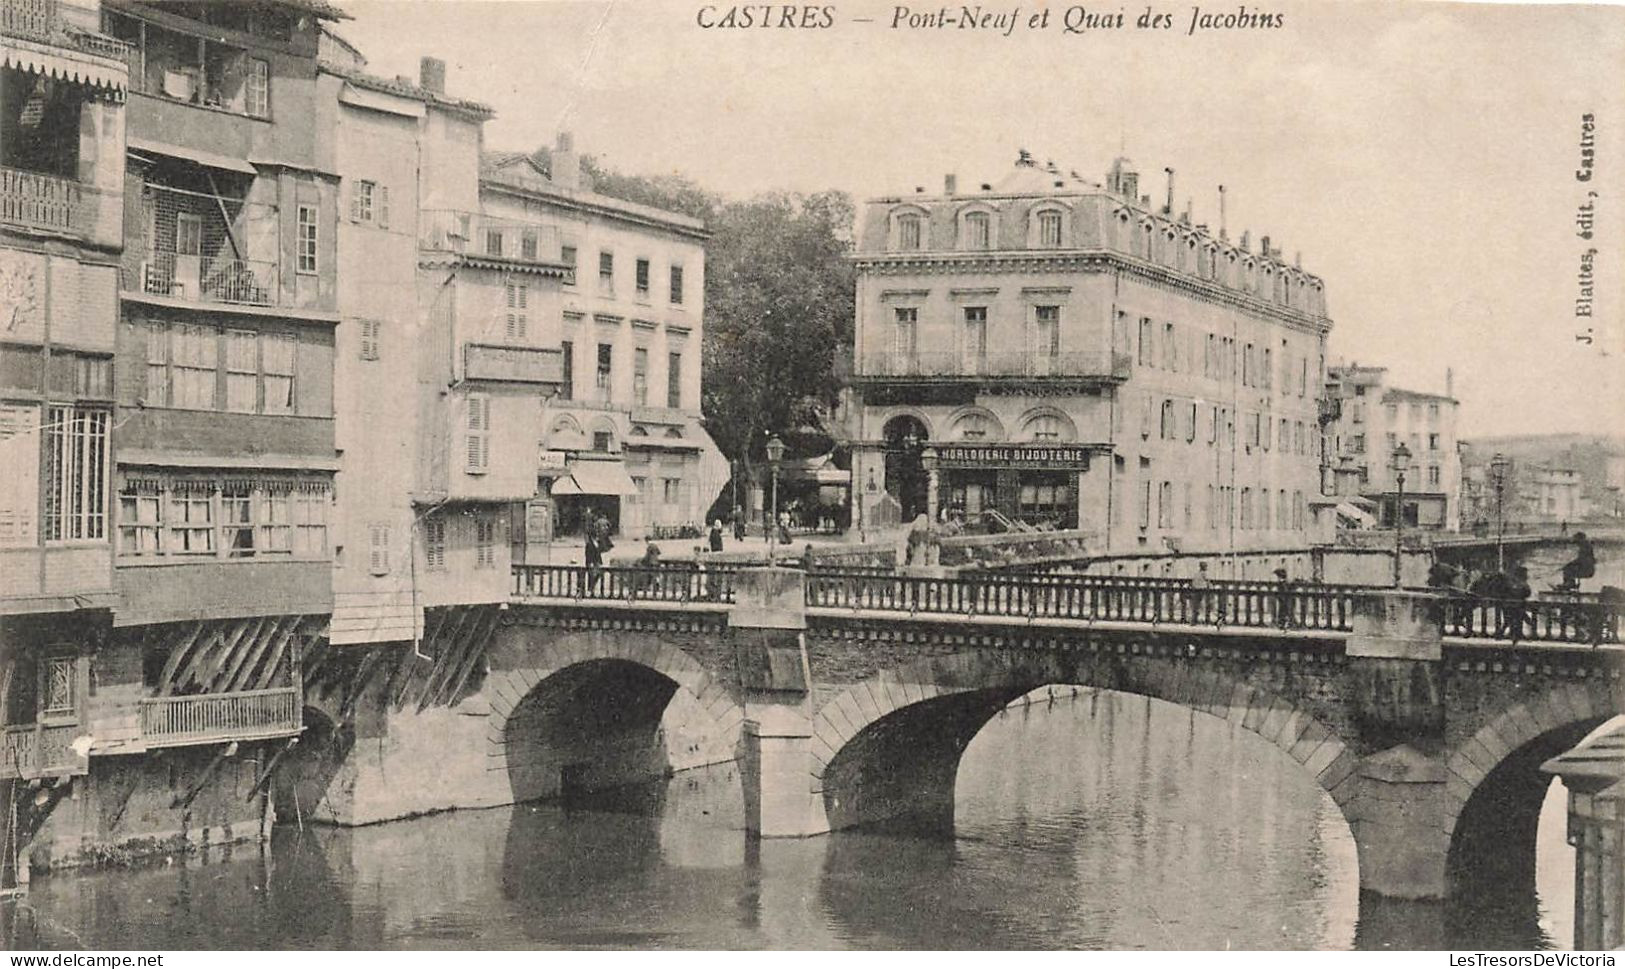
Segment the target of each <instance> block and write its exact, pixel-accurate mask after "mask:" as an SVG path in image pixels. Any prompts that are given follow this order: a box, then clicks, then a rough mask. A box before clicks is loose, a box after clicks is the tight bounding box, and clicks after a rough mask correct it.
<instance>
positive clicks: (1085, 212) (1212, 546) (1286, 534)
mask: <svg viewBox="0 0 1625 969" xmlns="http://www.w3.org/2000/svg"><path fill="white" fill-rule="evenodd" d="M855 259H856V261H857V265H858V283H857V321H856V342H857V346H856V359H855V367H854V375H853V385H854V394H853V406H852V413H853V418H852V422H851V427H850V428H849V432H850V437H851V443H852V445H853V447H854V456H853V494H854V498H853V501H854V508H853V520H854V523H855V524H856V525H857V526H858V527H860V528H865V529H867V528H874V527H882V526H883V525H884V524H885V521H884V518H885V516H887V515H888V514H890V515H896V514H899V513H900V514H901V516H902V517H903V518H905V519H907V518H912V517H914V516H915V515H917V514H920V513H926V514H930V515H934V516H937V517H939V518H952V517H960V516H962V517H964V518H965V519H966V520H967V521H971V520H972V519H975V518H978V517H984V518H985V517H993V518H998V517H1001V516H1002V517H1003V518H1008V519H1021V520H1024V521H1027V522H1028V523H1031V524H1038V525H1049V526H1053V527H1061V528H1082V529H1085V530H1093V531H1097V532H1098V533H1099V534H1100V546H1101V548H1102V549H1103V550H1109V551H1112V552H1131V551H1138V550H1146V551H1148V552H1165V551H1172V550H1179V551H1243V550H1265V549H1276V548H1293V547H1303V546H1305V545H1307V544H1308V537H1309V531H1310V527H1311V522H1310V520H1309V518H1310V515H1309V501H1310V499H1311V498H1312V497H1313V496H1314V495H1316V494H1317V493H1318V476H1317V468H1316V454H1315V448H1314V440H1315V433H1314V432H1315V427H1316V424H1315V421H1316V415H1317V403H1318V396H1319V388H1320V386H1321V376H1320V375H1321V373H1322V371H1323V367H1324V341H1325V337H1326V334H1327V332H1328V331H1329V330H1330V327H1331V321H1330V320H1329V319H1328V318H1327V317H1326V310H1325V292H1324V287H1323V283H1322V282H1321V280H1320V279H1319V278H1318V277H1316V276H1313V275H1311V274H1308V273H1305V272H1303V271H1302V270H1301V269H1299V268H1298V267H1296V266H1294V265H1291V264H1289V263H1286V262H1283V261H1282V260H1281V253H1280V251H1279V250H1278V249H1275V248H1273V247H1271V246H1270V245H1269V240H1268V239H1267V238H1265V239H1263V240H1261V245H1260V246H1259V247H1258V249H1257V250H1256V251H1255V250H1254V249H1253V247H1252V245H1251V244H1250V240H1249V238H1248V236H1247V235H1246V234H1243V237H1242V239H1241V240H1240V241H1239V243H1238V242H1232V241H1231V240H1230V239H1229V238H1228V236H1227V235H1225V234H1222V233H1217V234H1216V233H1212V232H1209V231H1208V228H1207V227H1206V226H1201V225H1194V224H1192V223H1191V222H1190V220H1189V218H1188V217H1181V216H1177V215H1175V214H1173V213H1172V212H1171V211H1169V210H1168V209H1167V208H1166V207H1164V208H1163V209H1162V210H1160V211H1159V210H1153V209H1152V208H1151V206H1150V204H1149V203H1148V201H1147V200H1145V199H1143V198H1142V197H1140V196H1139V195H1138V193H1137V176H1136V175H1135V174H1134V172H1133V170H1132V167H1131V166H1130V165H1129V163H1128V162H1127V160H1126V159H1119V160H1118V162H1117V163H1116V164H1115V165H1114V166H1113V169H1112V171H1111V173H1110V174H1109V175H1108V177H1107V184H1106V185H1104V186H1102V185H1098V184H1095V183H1092V182H1087V181H1085V180H1083V179H1081V178H1079V177H1078V176H1076V175H1070V176H1067V175H1062V174H1061V173H1060V172H1059V170H1058V169H1056V168H1055V167H1054V166H1053V165H1051V166H1049V167H1048V168H1047V169H1045V168H1040V167H1039V166H1037V165H1036V164H1035V163H1034V162H1033V161H1032V160H1031V159H1030V158H1029V157H1027V156H1026V155H1025V153H1023V156H1022V158H1021V159H1020V160H1018V162H1017V165H1016V168H1015V170H1014V171H1013V172H1012V173H1010V174H1009V175H1008V176H1007V177H1006V178H1005V179H1004V180H1002V181H1000V182H999V183H997V184H988V185H983V186H982V187H981V189H980V191H975V192H963V193H961V192H960V191H958V185H957V181H956V180H955V179H954V178H952V177H951V176H950V177H949V179H947V180H946V183H945V191H944V193H943V194H941V195H934V196H927V195H924V194H923V193H922V194H919V195H915V196H909V197H903V198H880V199H875V200H872V201H871V202H870V203H869V204H868V206H867V208H866V210H865V213H864V215H863V218H862V221H861V223H860V231H859V243H858V252H857V253H856V255H855ZM916 469H917V470H916ZM887 495H890V499H889V500H888V499H887V498H886V496H887Z"/></svg>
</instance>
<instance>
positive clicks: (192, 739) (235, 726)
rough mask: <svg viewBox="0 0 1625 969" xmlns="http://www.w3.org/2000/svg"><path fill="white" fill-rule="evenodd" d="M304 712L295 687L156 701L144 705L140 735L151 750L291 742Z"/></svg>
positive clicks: (148, 701) (168, 697) (178, 697)
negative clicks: (239, 742)
mask: <svg viewBox="0 0 1625 969" xmlns="http://www.w3.org/2000/svg"><path fill="white" fill-rule="evenodd" d="M303 709H304V708H303V705H302V702H301V700H300V696H299V690H297V689H295V688H294V687H282V688H278V689H272V690H247V691H243V692H240V693H203V694H198V695H196V696H166V697H155V698H152V699H147V700H142V701H141V735H142V740H143V741H144V742H145V744H146V746H147V747H148V748H149V749H151V748H153V747H180V746H184V745H187V744H207V743H215V742H219V741H227V740H266V739H269V738H272V737H291V736H293V735H294V734H297V733H299V731H300V730H302V729H303V728H304V720H303Z"/></svg>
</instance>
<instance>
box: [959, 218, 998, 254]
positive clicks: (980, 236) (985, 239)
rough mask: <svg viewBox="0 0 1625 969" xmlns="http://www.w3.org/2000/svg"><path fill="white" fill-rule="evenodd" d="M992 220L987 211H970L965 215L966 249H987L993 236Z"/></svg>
mask: <svg viewBox="0 0 1625 969" xmlns="http://www.w3.org/2000/svg"><path fill="white" fill-rule="evenodd" d="M991 223H992V220H991V219H990V218H989V217H988V214H987V213H986V212H970V213H967V214H966V216H965V234H964V247H965V248H966V249H986V248H988V247H989V242H990V240H991V238H992V235H991V232H990V228H991Z"/></svg>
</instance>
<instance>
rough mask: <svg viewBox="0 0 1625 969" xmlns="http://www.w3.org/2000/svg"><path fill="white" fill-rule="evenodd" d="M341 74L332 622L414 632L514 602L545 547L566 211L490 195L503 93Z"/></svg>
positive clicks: (430, 63)
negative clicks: (494, 200)
mask: <svg viewBox="0 0 1625 969" xmlns="http://www.w3.org/2000/svg"><path fill="white" fill-rule="evenodd" d="M347 53H350V52H347ZM321 86H322V91H323V96H322V111H323V112H324V118H327V119H330V123H324V126H325V127H327V128H328V129H329V130H331V131H333V133H334V136H333V142H332V148H333V151H334V158H333V165H334V167H335V168H336V169H337V170H338V171H341V172H343V173H344V179H343V188H344V197H345V199H346V202H345V210H344V215H343V216H342V217H341V218H340V221H339V227H338V238H339V254H340V260H341V265H340V271H339V307H340V310H341V312H342V314H343V318H344V323H343V325H342V326H341V327H340V329H339V339H338V364H337V371H338V383H339V386H340V388H341V389H340V393H339V405H338V406H339V429H340V430H339V439H338V445H339V450H340V452H341V454H342V461H341V470H340V474H339V482H338V484H339V488H338V491H339V499H338V506H337V511H338V521H339V525H338V528H339V533H338V537H337V541H338V545H339V548H340V552H339V554H338V555H337V557H336V558H335V561H334V570H333V585H334V599H335V603H334V613H333V621H332V628H331V641H332V642H333V644H334V645H348V644H359V643H370V642H391V641H394V642H400V641H404V640H409V639H412V638H413V637H414V636H415V635H422V633H423V622H424V615H425V610H430V609H439V608H440V607H448V606H456V605H470V604H479V603H494V602H498V601H501V600H502V599H503V598H505V596H506V595H507V590H508V583H509V568H508V566H509V563H510V562H511V561H512V560H513V558H514V556H515V555H518V556H519V557H521V558H523V557H524V555H525V542H526V531H525V521H526V518H527V514H528V506H530V505H531V504H533V503H535V502H536V501H537V500H538V492H539V491H540V490H543V489H542V486H541V484H540V483H539V482H541V480H542V479H541V477H540V468H541V461H540V457H539V455H540V451H539V448H538V441H539V440H540V437H541V435H542V433H543V427H544V409H545V406H546V401H547V399H548V398H550V397H552V396H554V395H555V394H557V393H558V391H559V386H560V381H561V379H562V376H563V362H562V352H561V350H560V336H561V333H560V327H561V322H560V320H561V311H560V286H561V283H562V282H563V281H564V279H565V277H566V272H567V270H566V267H565V266H564V265H563V264H562V263H561V262H560V261H559V239H558V234H557V232H556V230H555V229H554V228H553V227H551V226H549V225H546V224H544V223H543V222H542V221H541V220H539V219H534V218H533V219H530V220H528V221H527V220H524V219H516V218H503V217H500V216H498V215H495V214H492V213H490V212H488V211H482V200H481V189H480V181H479V172H480V146H481V131H482V126H483V125H484V123H485V121H486V120H488V119H489V118H490V117H491V110H490V109H489V108H488V107H486V106H484V105H481V104H478V103H475V102H472V101H468V100H464V99H459V98H454V97H451V96H448V95H447V94H446V92H445V68H444V65H443V64H441V63H440V62H439V61H436V60H434V59H432V58H425V59H424V61H423V72H422V76H421V77H420V79H419V83H416V84H413V83H409V82H406V81H403V80H398V79H397V80H385V79H382V78H376V77H372V76H370V75H367V74H366V73H364V72H362V71H361V70H360V69H359V64H358V62H357V61H356V60H355V59H353V58H351V59H348V60H341V59H339V58H338V57H337V56H334V57H332V58H330V59H329V60H326V61H324V65H323V74H322V79H321ZM352 483H353V486H352Z"/></svg>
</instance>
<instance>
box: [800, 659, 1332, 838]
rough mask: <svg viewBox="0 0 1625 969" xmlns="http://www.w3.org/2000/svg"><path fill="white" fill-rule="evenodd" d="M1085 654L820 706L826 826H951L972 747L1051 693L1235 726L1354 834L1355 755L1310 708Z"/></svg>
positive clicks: (1236, 685)
mask: <svg viewBox="0 0 1625 969" xmlns="http://www.w3.org/2000/svg"><path fill="white" fill-rule="evenodd" d="M1079 652H1080V651H1069V652H1055V651H1045V652H1044V653H1042V654H1039V653H1020V652H1014V651H1010V650H996V651H995V650H986V651H979V652H967V653H960V654H955V655H951V656H937V657H931V658H928V659H922V660H919V661H916V662H912V663H908V664H905V665H902V666H898V667H894V668H892V669H888V670H884V671H882V672H880V673H878V674H876V675H874V676H872V677H870V678H869V679H867V680H863V681H861V682H859V683H857V684H855V685H853V686H851V687H849V688H847V689H846V690H844V691H843V692H841V693H840V694H838V695H837V696H836V697H834V698H833V699H831V700H830V701H829V702H827V703H825V704H823V706H822V707H820V709H819V711H818V713H817V714H816V715H815V717H814V718H813V731H812V732H813V744H812V750H813V757H812V760H813V765H812V773H813V776H814V789H815V790H818V791H821V792H822V795H823V798H824V808H825V813H826V816H827V818H828V821H829V824H830V827H831V828H834V829H838V828H842V827H850V826H853V825H858V824H866V823H871V822H874V821H885V820H893V819H898V820H904V819H906V820H907V821H908V822H909V823H911V824H916V825H923V826H926V827H942V828H946V827H949V826H951V825H952V822H953V801H954V798H953V794H954V780H955V775H956V774H957V771H958V767H959V758H960V755H961V754H962V753H963V752H964V750H965V747H966V746H967V745H968V744H969V743H970V741H971V739H972V738H974V737H975V736H976V734H977V732H978V731H980V730H981V729H982V727H983V726H984V725H985V724H986V723H987V722H988V721H989V720H990V719H992V718H993V716H995V715H996V714H997V713H998V711H999V710H1000V709H1002V708H1003V707H1004V706H1005V705H1007V704H1008V703H1009V702H1010V701H1012V700H1014V699H1016V698H1017V697H1019V696H1021V695H1022V694H1024V693H1027V692H1029V691H1031V690H1034V689H1037V688H1039V687H1043V686H1046V685H1052V684H1053V685H1059V684H1069V685H1076V686H1083V687H1092V688H1097V689H1109V690H1114V691H1117V692H1121V693H1129V694H1135V695H1139V696H1147V697H1151V698H1154V699H1159V700H1165V701H1167V702H1170V703H1174V704H1176V705H1179V706H1182V707H1186V708H1189V709H1193V710H1197V711H1200V712H1203V713H1207V714H1210V715H1213V716H1216V717H1219V718H1220V719H1226V720H1230V721H1232V722H1235V723H1238V724H1240V725H1241V726H1242V727H1244V728H1245V729H1247V730H1249V731H1251V732H1253V733H1256V734H1258V735H1259V736H1260V737H1262V738H1264V739H1265V740H1267V741H1269V742H1270V743H1272V744H1274V745H1275V746H1277V747H1279V748H1280V749H1281V750H1283V751H1285V752H1286V753H1287V755H1288V756H1290V757H1292V758H1293V759H1294V760H1295V761H1297V762H1298V763H1299V764H1301V765H1302V766H1303V767H1304V769H1305V770H1307V771H1308V772H1309V773H1310V775H1311V776H1312V777H1314V778H1315V780H1316V781H1317V782H1318V783H1319V784H1320V786H1321V787H1322V788H1323V789H1325V790H1326V791H1327V792H1329V793H1330V795H1331V797H1332V799H1333V800H1334V801H1335V802H1336V803H1337V805H1338V807H1339V808H1340V809H1341V810H1342V811H1343V813H1344V817H1345V820H1348V821H1350V823H1351V826H1352V820H1353V819H1352V818H1351V817H1350V816H1349V814H1350V805H1351V803H1352V802H1353V800H1354V794H1355V787H1356V783H1357V779H1356V778H1355V777H1354V776H1353V775H1354V771H1355V767H1356V765H1357V763H1358V761H1359V757H1358V756H1357V755H1356V754H1355V752H1354V751H1353V750H1352V749H1350V747H1349V745H1348V744H1347V743H1346V742H1345V741H1344V740H1343V739H1342V738H1340V737H1339V736H1338V734H1337V731H1336V730H1335V729H1334V728H1333V727H1332V726H1330V725H1328V724H1327V723H1325V722H1324V721H1322V720H1321V719H1319V718H1318V717H1316V716H1315V714H1314V713H1313V712H1312V711H1310V710H1308V709H1306V708H1305V707H1303V706H1302V705H1300V704H1298V703H1296V702H1294V701H1293V700H1291V699H1290V698H1287V697H1283V696H1280V695H1278V694H1276V693H1273V692H1271V691H1269V690H1265V689H1261V688H1259V687H1256V686H1254V685H1251V684H1248V683H1246V682H1244V681H1242V680H1241V679H1238V678H1237V677H1234V676H1231V675H1229V674H1227V673H1224V672H1222V671H1219V670H1214V669H1203V668H1199V667H1195V666H1187V665H1183V664H1176V663H1171V662H1168V661H1167V660H1166V659H1163V660H1147V659H1142V658H1139V657H1131V658H1128V661H1127V662H1099V661H1080V657H1079ZM1084 655H1088V654H1084ZM1117 658H1118V659H1123V658H1122V657H1117Z"/></svg>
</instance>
